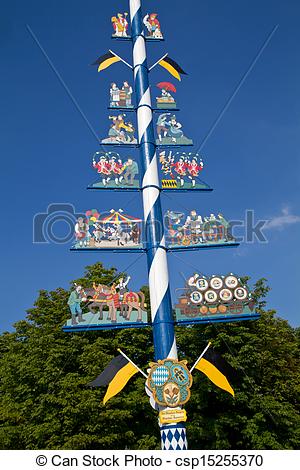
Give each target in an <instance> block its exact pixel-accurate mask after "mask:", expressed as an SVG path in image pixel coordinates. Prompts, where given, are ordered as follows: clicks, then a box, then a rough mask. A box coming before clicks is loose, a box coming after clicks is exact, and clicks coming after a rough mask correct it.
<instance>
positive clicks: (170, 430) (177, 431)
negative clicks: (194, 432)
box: [160, 425, 188, 450]
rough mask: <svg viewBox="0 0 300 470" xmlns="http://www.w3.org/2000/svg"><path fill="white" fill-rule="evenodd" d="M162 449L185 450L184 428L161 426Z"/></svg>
mask: <svg viewBox="0 0 300 470" xmlns="http://www.w3.org/2000/svg"><path fill="white" fill-rule="evenodd" d="M160 434H161V441H162V450H187V448H188V447H187V439H186V430H185V428H184V427H180V426H178V425H176V426H163V427H161V429H160Z"/></svg>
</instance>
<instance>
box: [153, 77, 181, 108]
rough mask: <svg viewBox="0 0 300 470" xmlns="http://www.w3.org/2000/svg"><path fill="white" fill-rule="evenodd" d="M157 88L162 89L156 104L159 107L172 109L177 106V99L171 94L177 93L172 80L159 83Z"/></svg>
mask: <svg viewBox="0 0 300 470" xmlns="http://www.w3.org/2000/svg"><path fill="white" fill-rule="evenodd" d="M156 86H157V88H159V89H160V90H161V95H160V96H157V98H156V106H157V108H158V109H172V108H176V101H175V99H174V97H173V96H172V95H171V93H170V91H171V92H172V93H176V87H175V86H174V85H173V84H172V83H170V82H160V83H158V84H157V85H156Z"/></svg>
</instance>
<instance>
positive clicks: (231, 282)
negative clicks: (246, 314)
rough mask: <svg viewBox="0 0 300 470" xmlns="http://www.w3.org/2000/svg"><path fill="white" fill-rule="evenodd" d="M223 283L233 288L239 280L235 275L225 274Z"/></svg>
mask: <svg viewBox="0 0 300 470" xmlns="http://www.w3.org/2000/svg"><path fill="white" fill-rule="evenodd" d="M225 284H226V287H229V289H235V288H236V287H237V286H238V284H239V280H238V278H237V277H235V276H227V277H226V278H225Z"/></svg>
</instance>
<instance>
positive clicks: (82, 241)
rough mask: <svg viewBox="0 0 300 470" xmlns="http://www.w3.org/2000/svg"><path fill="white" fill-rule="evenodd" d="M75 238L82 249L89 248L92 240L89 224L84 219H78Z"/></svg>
mask: <svg viewBox="0 0 300 470" xmlns="http://www.w3.org/2000/svg"><path fill="white" fill-rule="evenodd" d="M75 237H76V240H77V242H78V243H79V247H80V248H81V247H87V246H89V244H90V238H91V234H90V232H89V224H88V223H86V222H85V221H84V219H83V217H78V219H77V222H76V224H75Z"/></svg>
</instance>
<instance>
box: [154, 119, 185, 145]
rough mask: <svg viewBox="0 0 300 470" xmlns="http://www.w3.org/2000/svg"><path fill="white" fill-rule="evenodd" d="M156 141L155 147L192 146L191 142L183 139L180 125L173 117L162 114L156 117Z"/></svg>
mask: <svg viewBox="0 0 300 470" xmlns="http://www.w3.org/2000/svg"><path fill="white" fill-rule="evenodd" d="M156 130H157V135H158V139H156V144H157V145H192V144H193V141H192V140H191V139H188V138H187V137H185V135H184V133H183V130H182V124H181V123H180V122H179V121H177V118H176V116H175V115H171V113H163V114H160V115H159V116H158V119H157V122H156Z"/></svg>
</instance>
